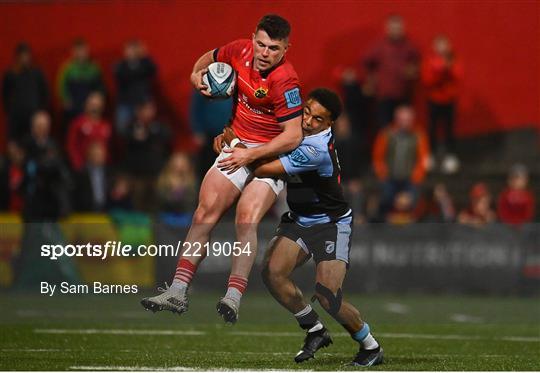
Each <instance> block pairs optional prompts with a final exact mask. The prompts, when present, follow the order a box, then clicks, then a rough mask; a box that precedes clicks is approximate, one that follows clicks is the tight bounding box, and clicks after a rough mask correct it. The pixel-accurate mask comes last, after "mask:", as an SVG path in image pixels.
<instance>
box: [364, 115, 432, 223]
mask: <svg viewBox="0 0 540 373" xmlns="http://www.w3.org/2000/svg"><path fill="white" fill-rule="evenodd" d="M428 157H429V144H428V140H427V136H426V135H425V134H424V132H423V131H421V130H419V129H417V128H415V113H414V109H413V108H412V107H411V106H408V105H402V106H399V107H398V108H397V109H396V112H395V116H394V123H393V124H392V126H390V127H388V128H385V129H383V130H381V131H380V132H379V134H378V135H377V137H376V139H375V145H374V149H373V168H374V171H375V174H376V175H377V177H378V179H379V180H380V181H381V183H382V197H381V203H380V209H379V214H380V217H384V216H386V214H387V213H388V211H389V210H390V208H391V207H392V205H393V203H394V199H395V196H396V194H398V193H399V192H402V191H407V192H409V193H410V194H411V196H412V200H413V205H416V201H417V198H418V188H419V186H420V185H421V183H422V181H423V180H424V178H425V175H426V164H427V158H428Z"/></svg>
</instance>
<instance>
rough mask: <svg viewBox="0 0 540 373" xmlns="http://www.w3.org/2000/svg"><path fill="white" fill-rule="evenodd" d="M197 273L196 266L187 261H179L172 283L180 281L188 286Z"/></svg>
mask: <svg viewBox="0 0 540 373" xmlns="http://www.w3.org/2000/svg"><path fill="white" fill-rule="evenodd" d="M196 271H197V266H196V265H195V264H193V263H191V262H190V261H189V260H187V259H183V258H182V259H180V260H179V261H178V265H177V266H176V274H175V275H174V282H177V281H180V282H183V283H185V284H186V285H189V283H190V282H191V279H192V278H193V275H195V272H196Z"/></svg>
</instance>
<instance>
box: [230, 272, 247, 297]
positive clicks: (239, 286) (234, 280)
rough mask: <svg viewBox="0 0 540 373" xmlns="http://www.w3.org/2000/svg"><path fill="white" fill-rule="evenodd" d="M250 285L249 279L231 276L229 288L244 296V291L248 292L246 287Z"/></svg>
mask: <svg viewBox="0 0 540 373" xmlns="http://www.w3.org/2000/svg"><path fill="white" fill-rule="evenodd" d="M247 284H248V279H247V278H245V277H240V276H236V275H230V276H229V285H228V287H229V288H235V289H236V290H238V291H239V292H240V293H242V294H244V291H246V287H247Z"/></svg>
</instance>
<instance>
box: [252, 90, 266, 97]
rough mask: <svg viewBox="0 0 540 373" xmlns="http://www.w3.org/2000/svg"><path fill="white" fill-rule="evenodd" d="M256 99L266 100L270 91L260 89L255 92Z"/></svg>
mask: <svg viewBox="0 0 540 373" xmlns="http://www.w3.org/2000/svg"><path fill="white" fill-rule="evenodd" d="M253 94H254V95H255V97H257V98H265V97H266V96H267V95H268V89H265V88H263V87H259V88H257V89H256V90H255V92H253Z"/></svg>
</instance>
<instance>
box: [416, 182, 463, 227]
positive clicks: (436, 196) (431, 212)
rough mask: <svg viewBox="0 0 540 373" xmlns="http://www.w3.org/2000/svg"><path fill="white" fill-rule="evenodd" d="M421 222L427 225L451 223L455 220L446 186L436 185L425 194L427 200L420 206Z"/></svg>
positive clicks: (452, 205) (452, 203) (454, 211)
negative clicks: (427, 223)
mask: <svg viewBox="0 0 540 373" xmlns="http://www.w3.org/2000/svg"><path fill="white" fill-rule="evenodd" d="M419 210H420V215H421V217H422V220H423V221H425V222H429V223H451V222H454V221H455V220H456V209H455V207H454V202H453V201H452V197H451V196H450V193H448V189H446V185H444V184H443V183H437V184H435V186H434V187H433V188H431V189H430V190H429V191H428V193H427V198H426V200H424V203H423V206H421V208H420V209H419Z"/></svg>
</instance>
